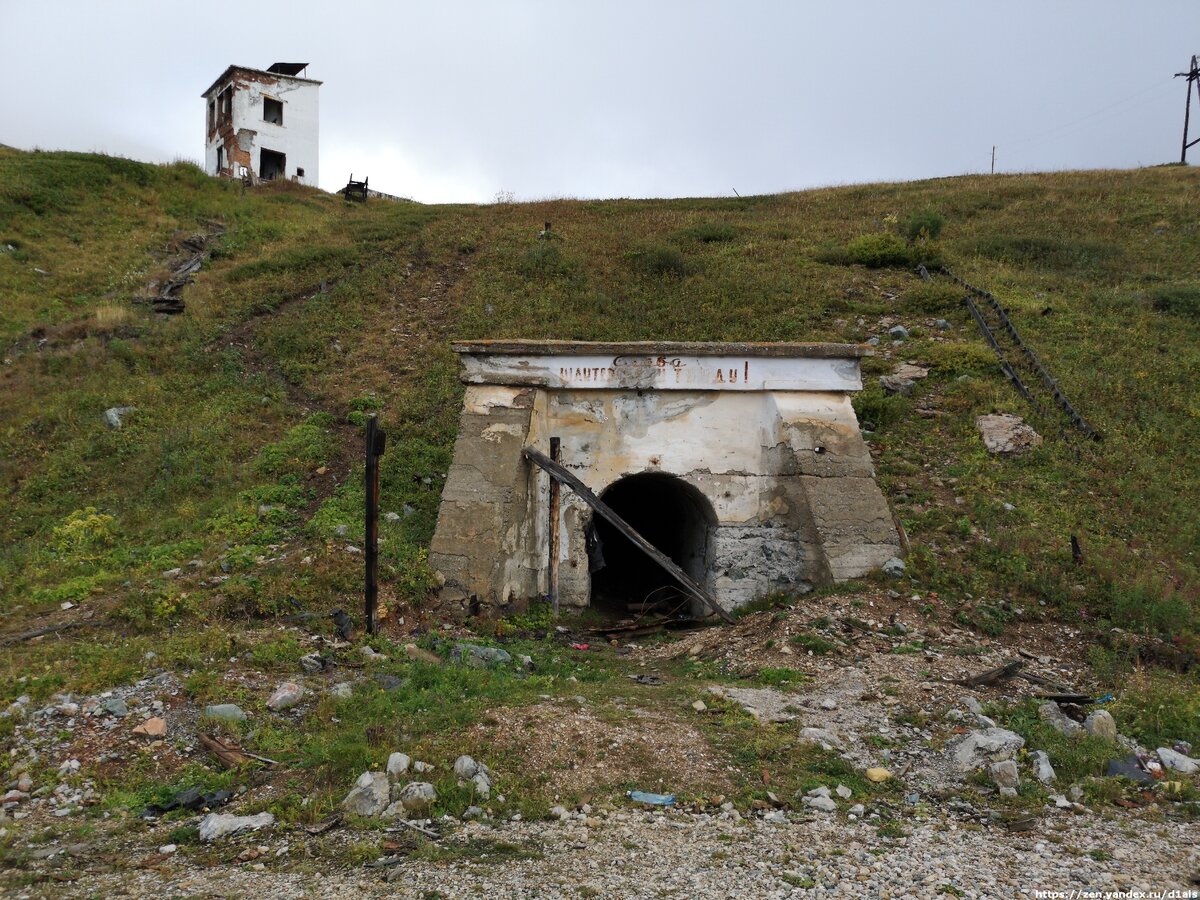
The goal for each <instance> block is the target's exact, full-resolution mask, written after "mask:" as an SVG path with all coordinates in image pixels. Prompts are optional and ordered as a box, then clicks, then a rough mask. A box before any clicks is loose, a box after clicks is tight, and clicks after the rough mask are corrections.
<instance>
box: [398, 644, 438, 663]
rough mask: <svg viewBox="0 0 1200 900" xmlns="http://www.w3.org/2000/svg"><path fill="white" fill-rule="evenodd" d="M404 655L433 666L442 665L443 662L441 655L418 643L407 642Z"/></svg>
mask: <svg viewBox="0 0 1200 900" xmlns="http://www.w3.org/2000/svg"><path fill="white" fill-rule="evenodd" d="M404 655H405V656H407V657H408V658H409V659H413V660H416V661H417V662H423V663H428V664H429V665H431V666H440V665H441V664H442V658H441V657H440V656H438V655H437V654H436V653H434V652H433V651H432V650H425V649H423V648H421V647H418V646H417V645H416V644H405V645H404Z"/></svg>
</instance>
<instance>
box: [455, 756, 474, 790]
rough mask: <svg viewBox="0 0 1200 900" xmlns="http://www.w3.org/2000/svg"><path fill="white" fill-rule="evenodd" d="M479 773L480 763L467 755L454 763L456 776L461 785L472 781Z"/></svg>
mask: <svg viewBox="0 0 1200 900" xmlns="http://www.w3.org/2000/svg"><path fill="white" fill-rule="evenodd" d="M479 772H480V765H479V763H477V762H475V760H473V759H472V758H471V757H469V756H466V755H465V754H464V755H463V756H460V757H459V758H458V759H456V760H455V761H454V774H455V776H456V777H457V778H458V781H459V784H461V783H462V782H464V781H470V780H471V779H472V778H474V777H475V776H476V775H477V774H478V773H479Z"/></svg>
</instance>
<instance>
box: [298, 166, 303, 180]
mask: <svg viewBox="0 0 1200 900" xmlns="http://www.w3.org/2000/svg"><path fill="white" fill-rule="evenodd" d="M296 177H297V178H303V177H304V167H303V166H300V167H299V168H297V169H296Z"/></svg>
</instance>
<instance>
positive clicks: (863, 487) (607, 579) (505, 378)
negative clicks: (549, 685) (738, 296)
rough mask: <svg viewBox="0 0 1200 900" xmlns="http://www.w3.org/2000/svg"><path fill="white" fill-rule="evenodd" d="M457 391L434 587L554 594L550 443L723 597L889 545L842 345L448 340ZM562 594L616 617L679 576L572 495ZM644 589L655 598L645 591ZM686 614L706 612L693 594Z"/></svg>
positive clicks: (834, 568)
mask: <svg viewBox="0 0 1200 900" xmlns="http://www.w3.org/2000/svg"><path fill="white" fill-rule="evenodd" d="M454 350H455V351H456V352H457V353H458V354H459V356H460V361H461V365H462V373H461V377H462V379H463V381H465V382H466V384H467V389H466V395H465V398H464V400H463V410H462V419H461V424H460V428H459V434H458V441H457V443H456V444H455V448H454V462H453V464H452V465H451V467H450V471H449V473H448V477H447V480H446V485H445V489H444V491H443V493H442V505H441V509H440V512H439V515H438V523H437V531H436V533H435V535H434V539H433V544H432V548H431V551H430V563H431V564H432V565H433V567H434V569H435V570H437V571H438V572H440V573H441V575H442V577H443V578H444V584H443V586H442V588H441V596H442V599H443V600H445V601H448V602H460V603H463V604H464V605H466V604H471V605H475V604H478V605H480V606H483V607H488V606H490V607H493V608H501V609H502V608H508V607H510V606H511V607H515V608H520V607H522V606H523V605H524V604H525V603H526V602H528V601H529V600H533V599H537V598H539V597H544V596H546V595H547V593H548V592H549V584H550V582H549V577H550V576H549V560H548V552H549V551H548V548H549V546H550V540H549V535H550V528H551V522H550V513H549V509H550V505H549V495H550V490H549V488H550V479H549V476H548V475H546V473H545V472H543V471H542V470H541V469H539V468H537V467H536V466H534V465H533V464H531V463H530V462H528V461H527V460H526V459H525V458H524V456H523V450H524V448H525V447H527V446H528V447H534V448H536V449H538V450H541V451H542V452H543V453H547V454H548V453H549V452H550V439H551V438H552V437H557V438H559V440H560V442H561V462H562V464H563V465H564V466H566V467H567V468H568V469H569V470H570V471H571V472H572V473H574V474H575V475H576V476H577V477H578V478H579V479H580V480H581V481H582V482H584V484H585V485H587V487H589V488H590V489H591V490H592V491H594V492H595V493H596V494H597V495H598V496H600V498H601V499H602V500H604V501H605V502H606V503H607V504H608V505H609V506H611V507H612V508H613V509H614V510H615V511H616V512H617V513H618V514H619V515H620V516H621V517H622V518H624V519H625V520H626V521H627V522H628V523H629V524H631V525H632V526H633V527H634V528H635V529H636V530H637V531H638V532H639V533H640V534H641V535H642V536H643V537H645V538H647V539H648V540H650V542H651V543H653V544H654V545H655V546H657V547H658V548H659V549H660V550H661V551H662V552H664V553H665V554H666V555H667V556H669V557H671V559H673V560H674V561H675V563H676V564H677V565H679V566H680V567H681V568H682V569H683V570H684V571H685V572H687V573H688V574H689V575H690V576H691V577H692V578H693V579H695V580H696V581H698V582H699V583H701V584H702V585H703V586H704V587H705V588H706V589H707V590H708V591H709V593H711V594H712V595H713V596H714V597H715V598H716V599H717V601H718V602H719V603H720V604H721V605H722V606H723V607H725V608H726V609H733V608H735V607H738V606H741V605H742V604H744V603H747V602H749V601H751V600H754V599H756V598H758V597H761V596H764V595H766V594H769V593H772V592H775V591H787V592H803V591H807V590H810V589H811V588H812V587H814V586H817V585H823V584H829V583H831V582H836V581H841V580H844V579H847V578H853V577H856V576H859V575H863V574H866V573H868V572H871V571H873V570H875V569H877V568H878V567H879V566H881V565H882V564H883V563H884V562H885V561H886V560H887V559H889V558H890V557H892V556H896V555H898V554H899V553H900V546H899V544H900V541H899V538H898V535H897V531H896V527H895V524H894V521H893V519H892V516H891V513H890V512H889V510H888V507H887V503H886V501H885V500H884V498H883V495H882V493H881V492H880V490H879V487H878V485H877V484H876V482H875V472H874V468H873V466H872V464H871V458H870V454H869V453H868V451H867V447H866V444H865V443H864V442H863V439H862V436H861V434H860V432H859V427H858V421H857V419H856V418H855V415H854V409H853V407H852V406H851V405H850V395H851V392H853V391H857V390H861V388H862V380H861V376H860V372H859V360H860V358H861V357H863V356H865V355H867V354H869V353H870V350H869V348H866V347H862V346H858V345H850V344H679V343H620V344H594V343H580V342H554V341H551V342H526V341H509V342H492V341H479V342H470V343H461V344H455V345H454ZM553 527H554V528H556V529H557V531H558V548H559V552H558V557H559V602H560V603H561V604H563V605H566V606H588V605H600V606H609V607H610V608H611V609H613V610H614V611H617V612H622V613H623V612H624V611H625V610H626V609H627V608H628V605H629V604H631V603H639V602H642V601H644V600H645V598H646V597H647V595H653V594H654V593H655V592H669V591H673V590H674V589H675V588H674V586H673V585H674V583H673V581H672V579H671V578H670V577H669V576H667V575H666V574H665V573H664V572H663V571H662V570H661V569H660V568H659V567H658V566H657V565H655V564H654V563H653V562H651V561H650V560H649V559H648V558H647V557H645V556H644V555H643V554H642V553H640V552H639V551H637V550H636V548H634V547H633V545H632V544H631V543H630V542H629V541H628V540H626V539H625V538H623V537H622V536H621V535H620V534H618V533H617V532H616V531H615V530H614V529H612V527H611V526H609V525H608V523H607V522H604V521H603V520H602V519H601V518H600V517H599V516H595V517H593V514H592V510H591V508H590V507H589V506H588V505H586V504H585V503H583V502H582V501H581V500H580V499H579V497H577V496H575V494H574V493H573V492H572V491H571V490H570V489H568V488H565V487H564V488H563V489H562V491H561V509H560V513H559V516H558V519H557V521H556V522H554V523H553ZM651 599H653V596H651ZM693 611H694V612H696V613H697V614H702V613H703V610H702V609H701V607H700V605H699V604H698V603H697V604H696V605H695V606H694V607H693Z"/></svg>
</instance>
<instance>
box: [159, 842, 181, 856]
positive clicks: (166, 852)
mask: <svg viewBox="0 0 1200 900" xmlns="http://www.w3.org/2000/svg"><path fill="white" fill-rule="evenodd" d="M178 849H179V847H177V846H176V845H175V844H163V845H162V846H161V847H159V848H158V852H159V853H161V854H162V855H163V856H170V855H171V854H172V853H174V852H175V851H176V850H178Z"/></svg>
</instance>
